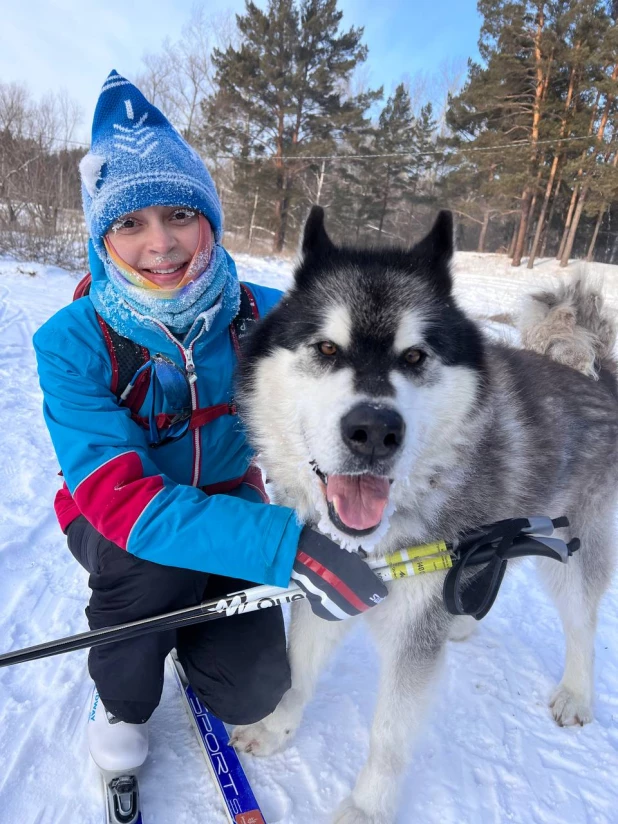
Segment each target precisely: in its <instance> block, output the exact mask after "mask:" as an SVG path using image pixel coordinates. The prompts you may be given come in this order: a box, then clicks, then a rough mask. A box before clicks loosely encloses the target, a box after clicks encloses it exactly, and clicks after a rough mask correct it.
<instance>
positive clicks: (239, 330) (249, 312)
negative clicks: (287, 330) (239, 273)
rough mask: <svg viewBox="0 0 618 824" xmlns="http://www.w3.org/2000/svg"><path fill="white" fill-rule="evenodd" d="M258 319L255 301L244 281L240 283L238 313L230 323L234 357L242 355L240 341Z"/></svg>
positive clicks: (258, 314)
mask: <svg viewBox="0 0 618 824" xmlns="http://www.w3.org/2000/svg"><path fill="white" fill-rule="evenodd" d="M259 319H260V313H259V311H258V308H257V303H256V302H255V298H254V296H253V293H252V291H251V289H249V287H248V286H247V284H246V283H241V284H240V307H239V309H238V314H237V315H236V317H235V318H234V320H233V321H232V322H231V323H230V337H231V338H232V345H233V346H234V351H235V352H236V357H237V358H238V359H239V360H240V358H241V357H242V342H243V340H244V339H245V338H246V337H247V335H248V334H249V332H250V331H251V328H252V326H253V324H254V323H255V321H257V320H259Z"/></svg>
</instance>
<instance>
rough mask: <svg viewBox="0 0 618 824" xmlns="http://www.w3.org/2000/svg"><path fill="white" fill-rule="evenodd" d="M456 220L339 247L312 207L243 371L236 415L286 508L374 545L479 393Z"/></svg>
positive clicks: (478, 360)
mask: <svg viewBox="0 0 618 824" xmlns="http://www.w3.org/2000/svg"><path fill="white" fill-rule="evenodd" d="M452 233H453V227H452V218H451V214H450V212H440V214H439V215H438V218H437V220H436V222H435V224H434V226H433V228H432V230H431V231H430V233H429V234H428V235H427V237H425V238H424V239H423V240H422V241H421V242H420V243H418V244H417V245H416V246H414V247H413V248H411V249H397V250H392V249H391V250H360V249H354V248H349V247H337V246H336V245H334V244H333V242H332V241H331V240H330V238H329V237H328V235H327V233H326V230H325V228H324V213H323V210H322V209H321V208H320V207H314V208H313V209H312V211H311V214H310V215H309V218H308V220H307V223H306V226H305V231H304V237H303V243H302V258H301V261H300V263H299V265H298V266H297V268H296V271H295V282H294V285H293V287H292V288H291V289H290V291H288V292H287V293H286V294H285V296H284V297H283V298H282V300H281V302H280V304H279V305H278V306H277V307H276V308H275V309H274V310H273V311H272V312H271V313H270V314H269V315H268V316H267V317H266V318H265V319H264V320H263V321H262V322H261V323H260V324H258V326H257V328H256V330H255V332H254V333H253V335H252V337H251V339H250V340H249V342H248V346H247V349H246V352H245V358H244V360H243V363H242V366H241V377H240V398H241V404H242V413H243V417H244V418H245V420H246V422H247V424H248V427H249V432H250V437H251V440H252V441H253V444H254V446H255V447H256V449H257V451H258V452H259V453H260V459H261V461H262V463H263V465H264V467H265V469H266V471H267V474H268V476H269V478H270V479H271V480H272V481H273V482H274V484H275V487H276V489H277V492H278V500H280V502H281V503H286V504H288V505H292V506H294V507H295V508H296V509H297V511H298V512H299V515H300V517H301V518H302V519H303V520H307V521H310V522H313V523H318V525H319V528H320V529H321V530H322V531H324V532H327V533H329V534H331V535H333V537H335V538H336V540H338V541H339V543H341V544H342V545H343V546H347V547H348V548H352V547H355V546H358V545H359V544H361V543H362V545H363V547H365V548H371V546H375V544H376V543H377V541H378V540H379V539H380V538H382V537H383V536H384V534H385V533H386V530H387V528H388V523H389V517H390V515H391V514H392V512H393V511H394V510H395V509H397V508H399V507H403V508H405V509H408V508H409V505H410V496H414V495H416V494H417V491H416V490H417V489H418V488H419V484H420V485H421V487H422V486H423V485H425V486H428V485H431V484H432V483H433V484H434V485H435V480H434V476H435V474H436V472H438V473H439V471H440V469H444V468H446V467H445V462H446V463H447V464H448V462H449V460H450V458H449V455H450V457H451V458H452V455H451V453H452V452H453V450H454V448H455V447H454V444H456V443H457V439H458V434H459V432H460V431H461V429H462V426H463V423H464V421H465V420H466V417H467V416H468V415H469V413H470V411H471V409H472V408H473V407H474V406H475V405H476V404H477V403H478V400H479V395H480V392H481V387H482V372H483V360H484V357H483V345H482V339H481V336H480V333H479V332H478V330H477V328H476V327H475V325H474V324H473V323H472V322H471V321H470V320H468V318H466V316H465V315H464V314H463V313H462V312H461V311H460V310H459V308H458V307H457V306H456V305H455V302H454V300H453V297H452V294H451V288H452V281H451V275H450V271H449V264H450V260H451V257H452V254H453V238H452Z"/></svg>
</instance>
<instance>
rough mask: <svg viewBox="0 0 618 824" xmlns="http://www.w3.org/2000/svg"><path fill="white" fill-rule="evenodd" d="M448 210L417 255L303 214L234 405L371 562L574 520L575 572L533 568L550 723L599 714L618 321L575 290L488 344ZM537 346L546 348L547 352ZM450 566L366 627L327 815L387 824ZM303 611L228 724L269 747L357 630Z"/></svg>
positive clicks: (303, 607)
mask: <svg viewBox="0 0 618 824" xmlns="http://www.w3.org/2000/svg"><path fill="white" fill-rule="evenodd" d="M452 252H453V243H452V220H451V216H450V213H448V212H441V213H440V215H439V216H438V218H437V221H436V223H435V225H434V227H433V229H432V230H431V232H430V233H429V235H428V236H427V237H426V238H425V239H424V240H423V241H421V242H420V243H419V244H417V245H416V246H415V247H413V248H412V249H401V250H381V251H380V250H358V249H354V248H340V247H337V246H335V245H334V244H333V243H332V242H331V240H330V239H329V237H328V235H327V234H326V231H325V229H324V223H323V212H322V210H321V209H319V208H317V207H314V209H313V210H312V212H311V215H310V217H309V219H308V221H307V224H306V227H305V233H304V240H303V247H302V260H301V262H300V264H299V265H298V267H297V269H296V272H295V283H294V285H293V287H292V288H291V289H290V291H289V292H288V293H287V294H286V295H285V297H284V298H283V299H282V301H281V303H280V305H279V306H278V307H277V308H276V309H275V310H274V311H273V312H272V313H271V314H270V315H268V316H267V317H266V318H265V319H264V320H263V321H262V322H261V323H260V324H259V325H258V327H257V329H256V332H255V334H254V335H253V336H252V338H251V340H250V341H249V346H248V351H247V353H246V359H245V361H244V366H243V369H242V376H241V390H242V401H243V406H244V415H245V418H246V421H247V424H248V426H249V430H250V433H251V437H252V440H253V443H254V445H255V447H256V449H257V451H258V452H259V453H260V456H261V461H262V462H263V465H264V467H265V468H266V471H267V474H268V477H269V478H270V479H271V480H272V482H273V484H274V487H275V489H276V495H277V502H280V503H284V504H286V505H289V506H292V507H295V508H296V509H297V511H298V513H299V516H300V518H301V519H302V520H303V521H305V522H307V523H311V524H313V525H314V526H317V527H318V528H319V529H320V530H322V531H323V532H325V533H327V534H329V535H330V536H331V537H333V538H334V539H335V540H337V542H338V543H339V544H340V545H341V546H342V551H346V549H348V550H352V549H355V548H357V547H359V546H362V547H363V548H364V549H365V550H368V551H371V552H373V553H375V554H377V555H380V554H384V553H386V552H391V551H393V550H395V549H398V548H401V547H405V546H409V545H416V544H421V543H426V542H430V541H434V540H437V539H440V538H443V539H445V540H449V541H450V540H453V539H456V538H457V536H459V535H461V534H462V533H463V532H466V531H468V530H470V529H472V528H474V527H477V526H479V525H481V524H487V523H491V522H494V521H498V520H501V519H503V518H511V517H515V516H520V515H534V514H545V515H549V516H551V517H552V518H555V517H558V516H560V515H567V516H568V518H569V520H570V524H571V526H570V528H569V529H568V530H563V531H562V532H561V533H560V537H563V538H564V539H565V540H570V538H571V537H573V536H578V537H579V538H580V539H581V542H582V546H581V550H580V551H579V552H578V553H576V554H575V556H574V557H573V558H571V559H570V561H569V563H568V565H564V564H559V563H556V562H555V561H548V560H542V561H540V562H539V563H538V570H539V572H540V574H541V575H542V577H543V578H544V579H545V583H546V585H547V588H548V590H549V592H550V593H551V594H552V596H553V598H554V600H555V602H556V605H557V607H558V610H559V612H560V615H561V618H562V622H563V625H564V630H565V634H566V664H565V670H564V675H563V677H562V680H561V682H560V684H559V685H558V686H557V688H556V690H555V692H554V694H553V697H552V698H551V701H550V706H551V711H552V713H553V716H554V718H555V720H556V721H557V723H558V724H560V725H567V724H584V723H586V722H588V721H590V720H591V719H592V697H593V649H594V633H595V624H596V619H597V610H598V606H599V602H600V599H601V597H602V595H603V593H604V591H605V590H606V588H607V586H608V583H609V581H610V577H611V574H612V570H613V550H614V534H613V521H614V513H615V507H616V481H617V478H618V460H617V458H618V397H617V389H616V380H615V377H614V374H615V363H614V360H613V354H612V351H613V345H614V340H615V329H614V324H613V322H612V321H611V320H610V319H608V318H607V317H606V315H605V312H604V309H603V306H602V300H601V298H600V296H599V295H598V294H595V293H594V292H591V291H590V290H587V288H586V286H585V285H584V284H583V283H576V284H573V285H571V286H566V287H563V288H561V289H560V290H558V291H557V292H555V293H543V294H539V295H537V296H535V297H534V299H532V301H531V304H530V307H531V308H530V309H529V311H528V312H527V313H526V316H525V322H524V328H523V330H522V333H523V340H524V342H525V343H526V344H527V345H528V346H529V347H531V348H533V349H534V350H536V351H526V350H516V349H513V348H509V347H507V346H505V345H500V344H496V343H490V342H489V341H488V340H486V339H485V338H484V337H483V335H482V333H481V332H480V330H479V328H478V327H477V326H476V324H475V323H474V322H473V321H472V320H471V319H470V318H468V317H467V316H466V315H465V314H464V312H463V311H462V310H461V309H460V308H459V307H458V306H457V305H456V303H455V300H454V299H453V296H452V282H451V275H450V271H449V263H450V260H451V257H452ZM539 353H543V354H539ZM443 580H444V574H443V573H432V574H431V575H424V576H420V577H413V578H409V579H405V580H402V581H397V582H396V583H395V584H393V585H392V587H391V592H390V595H389V597H388V598H387V599H386V600H385V601H384V603H382V604H380V605H379V606H378V607H376V608H374V609H372V610H369V612H368V613H367V615H366V617H365V620H366V621H367V623H368V625H369V627H370V629H371V630H372V632H373V634H374V636H375V638H376V641H377V649H378V650H379V654H380V656H381V659H382V676H381V684H380V691H379V697H378V702H377V707H376V712H375V717H374V720H373V728H372V734H371V744H370V752H369V757H368V760H367V763H366V764H365V766H364V767H363V769H362V771H361V773H360V775H359V778H358V781H357V783H356V786H355V787H354V789H353V791H352V793H351V795H350V796H349V798H348V799H346V800H345V801H344V803H343V804H342V806H341V807H340V809H339V810H338V812H337V813H335V818H334V821H335V822H337V824H388V822H391V821H392V820H393V817H394V816H395V814H396V810H397V805H398V801H397V798H398V788H399V780H400V776H401V774H402V771H403V769H404V767H405V763H406V760H407V758H408V755H409V751H410V747H411V742H413V740H414V737H415V733H416V731H417V729H418V726H419V723H420V721H421V719H422V718H423V717H424V715H425V714H426V711H427V702H428V701H429V698H430V695H431V693H432V691H433V685H434V681H435V678H436V674H437V672H438V669H439V664H440V661H441V658H442V655H443V650H444V646H445V642H446V640H447V638H449V637H454V636H459V637H461V636H462V635H464V634H465V631H466V630H467V628H466V627H463V626H462V623H461V622H462V620H463V621H466V620H470V619H461V618H458V619H454V618H453V617H452V616H451V615H449V614H448V613H447V612H446V610H445V608H444V606H443V602H442V595H441V590H442V584H443ZM350 623H351V622H350V621H344V622H339V623H337V622H335V623H329V622H325V621H321V620H320V619H318V618H315V617H314V616H313V615H312V613H311V611H310V610H309V609H308V607H307V604H306V603H303V602H301V603H300V604H299V605H295V607H294V612H293V618H292V625H291V633H290V660H291V664H292V688H291V690H290V691H289V692H288V693H287V694H286V695H285V696H284V698H283V700H282V701H281V703H280V705H279V707H278V708H277V709H276V710H275V712H274V713H273V714H272V715H270V716H268V717H267V718H265V719H264V720H263V721H261V722H259V723H258V724H254V725H251V726H249V727H239V728H237V729H236V730H235V732H234V735H233V740H234V742H235V744H236V746H237V747H239V748H240V749H242V750H244V751H246V752H253V753H255V754H256V755H269V754H270V753H273V752H275V751H276V750H278V749H280V748H281V747H283V746H284V745H285V744H286V743H287V741H289V739H290V737H291V735H292V734H293V733H294V731H295V730H296V728H297V727H298V725H299V723H300V721H301V716H302V711H303V707H304V705H305V704H306V702H307V701H308V700H309V699H310V698H311V695H312V693H313V689H314V685H315V683H316V680H317V677H318V675H319V672H320V669H321V667H322V665H323V664H324V662H325V660H326V658H327V656H328V654H329V653H330V652H331V651H332V649H333V648H334V646H335V645H336V644H337V642H338V641H339V640H340V639H341V637H342V635H343V634H344V633H345V632H346V630H347V629H348V627H349V626H350Z"/></svg>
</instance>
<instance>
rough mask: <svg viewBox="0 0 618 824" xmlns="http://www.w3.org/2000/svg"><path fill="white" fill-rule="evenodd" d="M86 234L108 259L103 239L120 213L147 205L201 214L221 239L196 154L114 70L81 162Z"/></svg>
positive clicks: (217, 211)
mask: <svg viewBox="0 0 618 824" xmlns="http://www.w3.org/2000/svg"><path fill="white" fill-rule="evenodd" d="M79 169H80V173H81V178H82V198H83V203H84V214H85V217H86V223H87V225H88V230H89V232H90V236H91V238H92V242H93V244H94V247H95V249H96V251H97V254H98V255H99V256H100V257H101V259H102V260H104V259H105V254H106V253H105V249H104V246H103V236H104V235H105V234H106V232H107V231H108V230H109V228H110V226H111V225H112V223H113V222H114V221H115V220H117V219H118V218H119V217H121V216H122V215H126V214H128V213H129V212H135V211H137V210H138V209H145V208H147V207H148V206H188V207H191V208H192V209H196V210H197V211H199V212H201V213H202V214H203V215H204V216H205V217H206V218H208V221H209V222H210V225H211V226H212V229H213V232H214V235H215V239H216V240H217V242H218V241H220V240H221V235H222V233H223V214H222V210H221V203H220V202H219V197H218V195H217V191H216V189H215V184H214V182H213V180H212V178H211V176H210V174H209V173H208V170H207V169H206V167H205V166H204V163H203V161H202V159H201V158H200V156H199V155H198V154H197V152H196V151H195V150H194V149H193V148H191V146H189V144H188V143H187V142H186V140H184V138H183V137H182V136H181V135H180V134H179V133H178V132H177V131H176V129H174V127H173V126H172V124H171V123H170V122H169V120H168V119H167V118H166V117H165V116H164V115H163V113H162V112H160V111H159V109H157V108H156V106H153V105H152V104H150V103H149V102H148V101H147V100H146V98H145V97H144V95H143V94H142V93H141V92H140V91H139V89H137V88H136V87H135V86H134V85H133V84H132V83H130V82H129V81H128V80H126V79H125V78H124V77H121V76H120V75H119V74H118V73H117V72H116V71H112V72H111V73H110V75H109V76H108V78H107V80H106V81H105V83H104V84H103V88H102V89H101V94H100V95H99V100H98V102H97V107H96V110H95V113H94V120H93V123H92V144H91V148H90V151H89V152H88V154H87V155H86V156H85V157H84V158H83V159H82V161H81V163H80V164H79Z"/></svg>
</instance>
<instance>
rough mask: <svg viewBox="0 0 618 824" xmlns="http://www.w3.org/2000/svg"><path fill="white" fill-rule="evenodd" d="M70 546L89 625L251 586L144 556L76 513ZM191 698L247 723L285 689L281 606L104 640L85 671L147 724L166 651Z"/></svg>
mask: <svg viewBox="0 0 618 824" xmlns="http://www.w3.org/2000/svg"><path fill="white" fill-rule="evenodd" d="M67 538H68V544H69V549H70V550H71V553H72V554H73V555H74V557H75V558H76V559H77V560H78V561H79V563H80V564H81V565H82V566H83V567H84V568H85V569H86V570H87V571H88V572H89V573H90V579H89V581H88V584H89V586H90V589H91V590H92V595H91V597H90V603H89V605H88V607H87V608H86V616H87V618H88V623H89V625H90V628H91V629H100V628H102V627H110V626H115V625H116V624H123V623H125V622H128V621H137V620H138V619H140V618H147V617H150V616H151V615H157V614H158V613H162V612H169V611H171V610H175V609H182V608H183V607H189V606H194V605H196V604H199V603H201V602H202V601H204V600H206V599H209V598H214V597H217V596H220V595H221V596H222V595H226V594H227V593H229V592H235V591H238V590H240V589H245V588H246V587H247V586H251V584H249V583H248V582H246V581H239V580H236V579H233V578H223V577H221V576H217V575H208V574H206V573H202V572H195V571H193V570H188V569H180V568H177V567H168V566H161V565H160V564H154V563H151V562H150V561H143V560H140V559H139V558H136V557H135V556H133V555H131V554H130V553H129V552H126V551H125V550H123V549H121V548H120V547H119V546H117V545H116V544H114V543H112V541H108V540H107V539H106V538H104V537H103V536H102V535H101V534H100V533H99V532H97V531H96V530H95V529H94V527H93V526H91V524H90V523H89V522H88V521H87V520H86V519H85V518H84V517H83V516H79V517H78V518H77V519H76V520H75V521H73V522H72V523H71V524H70V526H69V528H68V531H67ZM174 647H175V648H176V650H177V651H178V657H179V659H180V662H181V663H182V665H183V668H184V670H185V672H186V674H187V677H188V679H189V682H190V684H191V686H192V687H193V689H194V690H195V692H196V693H197V695H198V696H199V697H200V699H201V700H202V701H203V702H204V704H206V706H207V707H208V708H209V709H210V710H211V711H212V712H213V713H214V714H215V715H216V716H217V717H218V718H220V719H221V720H222V721H225V722H226V723H229V724H250V723H253V722H254V721H259V720H260V719H262V718H264V716H266V715H268V714H269V713H271V712H272V711H273V710H274V709H275V707H276V706H277V704H278V703H279V700H280V698H281V697H282V695H283V694H284V692H285V691H286V690H287V689H289V687H290V668H289V665H288V660H287V654H286V644H285V630H284V626H283V616H282V614H281V608H280V607H271V608H270V609H266V610H264V611H263V612H252V613H249V614H246V615H235V616H231V617H229V618H221V619H220V620H217V621H211V622H208V623H205V624H194V625H193V626H189V627H182V628H180V629H177V630H164V631H163V632H152V633H149V634H148V635H142V636H141V637H139V638H134V639H130V640H127V641H119V642H116V643H111V644H104V645H103V646H100V647H94V648H92V649H91V650H90V654H89V657H88V669H89V671H90V675H91V677H92V679H93V681H94V682H95V684H96V686H97V689H98V691H99V694H100V696H101V700H102V701H103V704H104V705H105V708H106V709H107V710H108V711H109V712H111V713H112V714H113V715H115V716H116V717H117V718H119V719H120V720H121V721H127V722H129V723H132V724H139V723H142V722H144V721H146V720H147V719H148V718H149V717H150V716H151V714H152V713H153V712H154V710H155V708H156V707H157V705H158V704H159V701H160V699H161V692H162V689H163V672H164V663H165V658H166V656H167V654H168V653H169V652H170V650H171V649H173V648H174Z"/></svg>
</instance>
